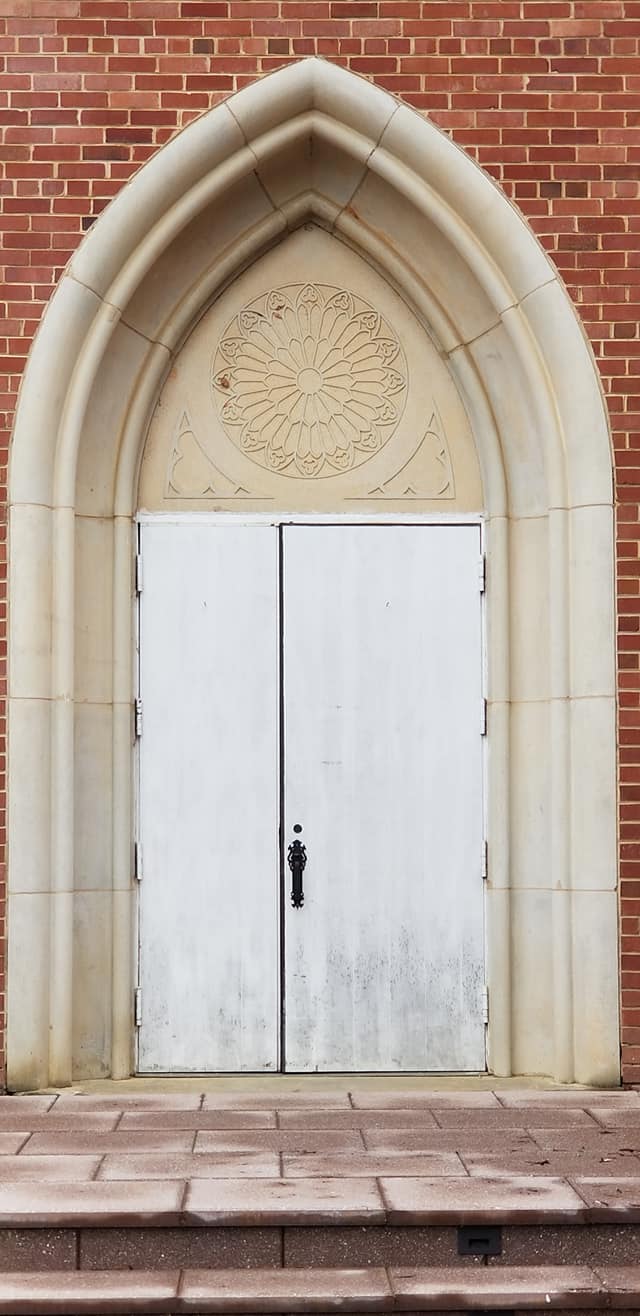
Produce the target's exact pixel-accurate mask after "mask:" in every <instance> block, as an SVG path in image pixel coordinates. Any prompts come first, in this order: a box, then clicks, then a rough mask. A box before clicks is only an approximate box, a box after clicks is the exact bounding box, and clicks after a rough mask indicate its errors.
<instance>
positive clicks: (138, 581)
mask: <svg viewBox="0 0 640 1316" xmlns="http://www.w3.org/2000/svg"><path fill="white" fill-rule="evenodd" d="M136 594H142V554H141V553H136Z"/></svg>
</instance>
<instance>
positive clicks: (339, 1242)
mask: <svg viewBox="0 0 640 1316" xmlns="http://www.w3.org/2000/svg"><path fill="white" fill-rule="evenodd" d="M283 1237H284V1244H283V1257H284V1264H285V1266H335V1267H340V1266H407V1265H412V1266H446V1265H461V1266H470V1265H471V1266H475V1265H478V1264H480V1263H479V1262H478V1259H477V1258H475V1257H460V1256H459V1255H458V1231H457V1229H456V1228H454V1227H453V1226H448V1227H447V1226H446V1225H445V1226H444V1227H440V1226H438V1225H433V1226H431V1227H429V1228H426V1229H424V1228H420V1227H419V1226H408V1227H405V1226H402V1225H400V1226H393V1225H387V1226H386V1227H382V1228H381V1227H379V1226H367V1227H366V1228H346V1229H345V1228H342V1227H341V1226H340V1225H334V1226H333V1227H326V1226H325V1227H324V1228H323V1227H319V1228H313V1227H312V1228H296V1226H295V1225H293V1226H290V1227H287V1228H286V1229H284V1230H283Z"/></svg>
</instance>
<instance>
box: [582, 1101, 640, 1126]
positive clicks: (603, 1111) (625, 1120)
mask: <svg viewBox="0 0 640 1316" xmlns="http://www.w3.org/2000/svg"><path fill="white" fill-rule="evenodd" d="M591 1115H592V1118H593V1119H594V1120H595V1121H596V1122H597V1124H598V1126H599V1127H600V1128H605V1129H625V1128H628V1129H636V1130H637V1129H639V1128H640V1106H638V1107H637V1109H636V1107H635V1106H593V1107H592V1109H591Z"/></svg>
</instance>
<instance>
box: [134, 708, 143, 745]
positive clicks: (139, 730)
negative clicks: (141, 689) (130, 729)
mask: <svg viewBox="0 0 640 1316" xmlns="http://www.w3.org/2000/svg"><path fill="white" fill-rule="evenodd" d="M135 719H136V739H137V738H138V737H139V736H141V735H142V700H141V699H136V708H135Z"/></svg>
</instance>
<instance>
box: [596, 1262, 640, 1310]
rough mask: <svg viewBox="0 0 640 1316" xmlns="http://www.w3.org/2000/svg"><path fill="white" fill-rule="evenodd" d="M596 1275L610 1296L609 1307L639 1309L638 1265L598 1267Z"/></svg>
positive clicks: (639, 1277)
mask: <svg viewBox="0 0 640 1316" xmlns="http://www.w3.org/2000/svg"><path fill="white" fill-rule="evenodd" d="M596 1273H597V1275H598V1277H599V1278H600V1279H601V1281H602V1283H603V1284H604V1287H605V1288H606V1290H607V1292H608V1294H609V1295H610V1296H609V1303H610V1306H611V1307H614V1308H618V1309H619V1308H621V1307H623V1308H626V1310H627V1311H629V1310H633V1311H635V1312H637V1311H638V1309H640V1265H635V1266H598V1269H597V1272H596ZM632 1304H633V1306H632Z"/></svg>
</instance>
